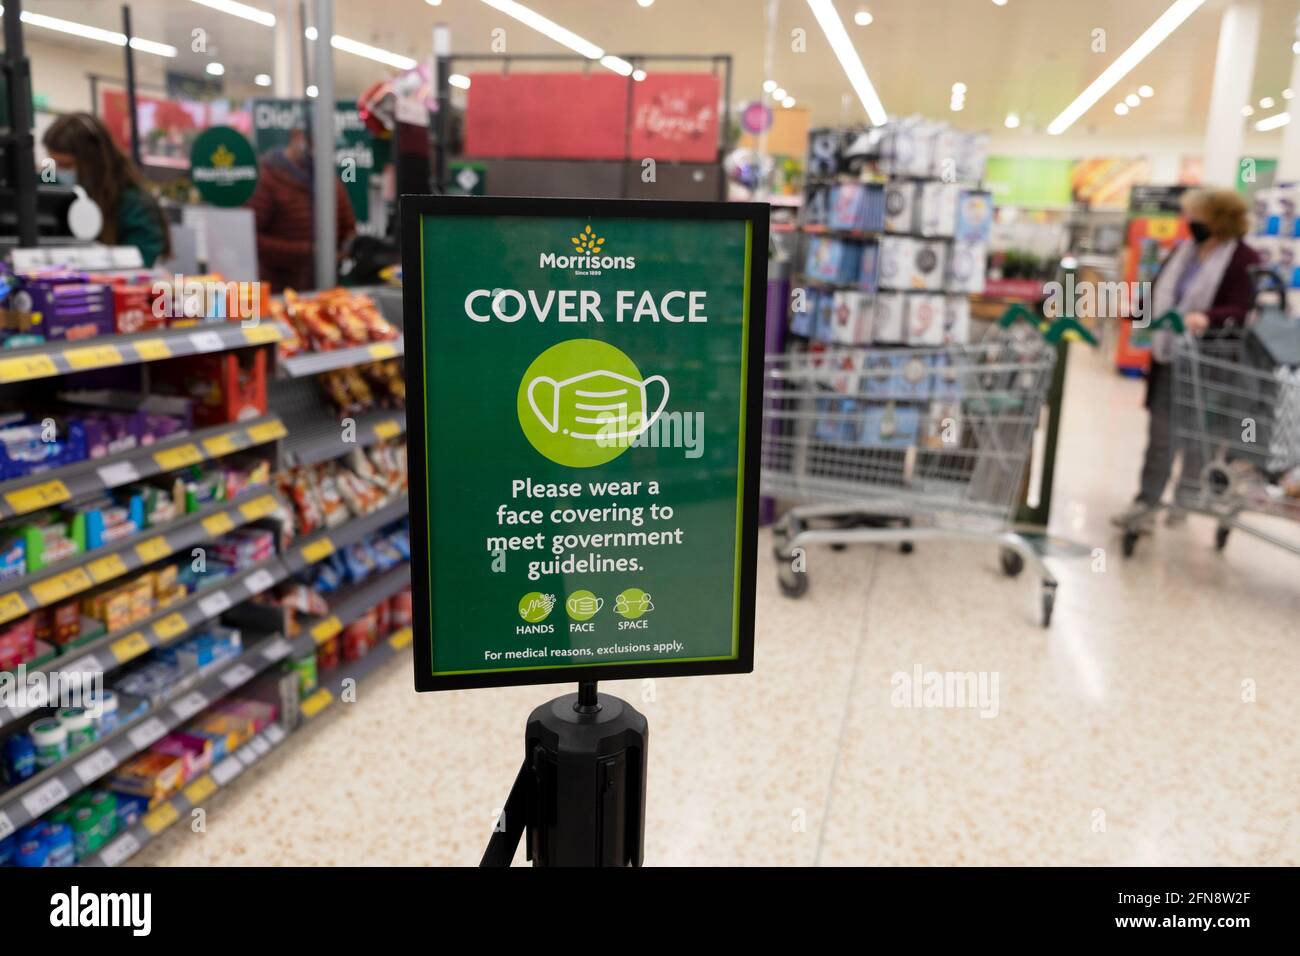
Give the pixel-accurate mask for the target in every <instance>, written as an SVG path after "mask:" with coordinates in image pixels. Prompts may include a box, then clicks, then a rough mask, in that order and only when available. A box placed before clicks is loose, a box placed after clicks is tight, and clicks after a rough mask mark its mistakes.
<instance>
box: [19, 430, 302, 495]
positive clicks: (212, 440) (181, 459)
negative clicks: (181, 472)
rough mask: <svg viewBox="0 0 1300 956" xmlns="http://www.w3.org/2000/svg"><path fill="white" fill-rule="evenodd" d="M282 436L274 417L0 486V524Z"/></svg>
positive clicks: (80, 462) (170, 439)
mask: <svg viewBox="0 0 1300 956" xmlns="http://www.w3.org/2000/svg"><path fill="white" fill-rule="evenodd" d="M286 434H288V430H287V429H286V428H285V427H284V423H283V422H282V421H280V417H279V416H278V415H264V416H262V417H261V418H257V419H253V420H251V421H247V422H238V423H236V424H233V425H216V426H213V427H212V428H204V429H200V430H199V431H196V432H190V433H189V434H187V435H180V436H178V437H176V438H169V439H167V440H166V441H162V442H157V443H156V444H153V445H147V446H145V447H143V448H132V449H131V450H130V451H124V452H119V453H118V454H115V455H107V456H105V457H103V458H93V459H90V460H89V461H79V462H76V463H75V464H72V465H65V466H64V467H62V468H55V469H51V470H50V471H45V472H41V473H40V474H39V475H35V476H29V477H25V478H15V479H13V480H11V481H5V482H0V520H3V519H5V518H12V517H14V516H16V515H25V514H30V513H31V512H33V511H40V510H41V509H42V508H50V507H53V506H54V505H60V504H64V503H67V502H75V501H79V500H82V499H84V498H88V497H92V496H94V495H98V494H100V493H102V492H104V491H106V490H108V489H109V488H117V487H119V486H121V485H126V484H130V483H132V482H135V481H140V480H141V479H143V478H152V477H154V476H155V475H161V474H164V473H166V472H169V471H175V470H177V469H179V468H184V467H186V466H188V465H193V464H197V463H199V462H203V461H211V460H212V459H215V458H221V457H222V456H224V455H230V454H234V453H235V452H239V451H244V450H245V449H248V448H253V447H255V446H257V445H264V444H266V443H268V442H273V441H278V440H279V439H281V438H283V437H284V436H285V435H286Z"/></svg>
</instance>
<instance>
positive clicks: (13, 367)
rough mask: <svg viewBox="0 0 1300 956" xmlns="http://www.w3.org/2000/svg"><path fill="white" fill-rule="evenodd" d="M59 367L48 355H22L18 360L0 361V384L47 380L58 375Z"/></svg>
mask: <svg viewBox="0 0 1300 956" xmlns="http://www.w3.org/2000/svg"><path fill="white" fill-rule="evenodd" d="M58 374H59V367H58V366H57V365H55V364H54V360H53V359H52V358H50V357H49V356H48V355H24V356H21V357H18V358H7V359H0V384H3V385H7V384H9V383H10V382H27V381H30V380H31V379H34V378H49V377H50V376H51V375H58Z"/></svg>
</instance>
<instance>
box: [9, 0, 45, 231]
mask: <svg viewBox="0 0 1300 956" xmlns="http://www.w3.org/2000/svg"><path fill="white" fill-rule="evenodd" d="M7 6H8V8H7V9H6V10H5V14H6V16H5V18H4V20H5V28H4V29H5V52H4V71H5V75H6V79H7V80H8V83H7V84H6V86H7V87H8V89H9V129H10V131H11V133H12V137H13V140H12V141H13V154H12V155H11V156H10V158H9V161H10V163H11V166H12V175H13V187H14V203H15V204H16V206H17V212H18V244H19V245H20V246H34V245H36V240H37V236H36V141H35V138H34V137H33V136H32V76H31V65H30V64H29V63H28V62H27V57H26V55H25V53H24V50H23V25H22V20H21V19H20V18H21V17H22V13H23V5H22V0H16V2H11V3H9V4H8V5H7Z"/></svg>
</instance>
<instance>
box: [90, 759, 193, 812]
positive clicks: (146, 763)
mask: <svg viewBox="0 0 1300 956" xmlns="http://www.w3.org/2000/svg"><path fill="white" fill-rule="evenodd" d="M184 783H185V760H184V759H183V758H181V757H177V756H175V755H173V754H165V753H159V752H158V751H156V750H146V751H145V752H144V753H142V754H137V755H136V756H134V757H132V758H131V759H129V760H128V761H127V762H126V763H124V764H122V765H121V766H120V767H118V768H117V769H116V770H115V771H113V773H112V774H110V775H109V778H108V788H109V789H110V790H118V791H121V792H123V793H130V794H135V795H136V796H141V797H147V798H148V799H149V806H150V808H152V807H155V806H157V805H158V804H159V803H162V801H164V800H166V799H167V798H168V797H169V796H171V795H172V794H173V793H175V792H176V791H177V790H179V789H180V788H181V787H182V786H183V785H184Z"/></svg>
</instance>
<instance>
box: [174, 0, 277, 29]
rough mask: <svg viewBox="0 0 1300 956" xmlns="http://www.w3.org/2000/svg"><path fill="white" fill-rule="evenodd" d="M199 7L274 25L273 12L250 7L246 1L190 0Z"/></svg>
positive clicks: (269, 25)
mask: <svg viewBox="0 0 1300 956" xmlns="http://www.w3.org/2000/svg"><path fill="white" fill-rule="evenodd" d="M191 2H192V3H197V4H198V5H199V6H201V7H208V8H209V9H211V10H217V11H219V12H220V13H229V14H230V15H231V16H232V17H242V18H243V19H245V20H252V21H253V22H254V23H260V24H261V25H262V26H264V27H273V26H275V14H274V13H270V12H269V11H267V10H259V9H258V8H257V7H250V6H249V5H248V4H246V3H236V2H235V0H191Z"/></svg>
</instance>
